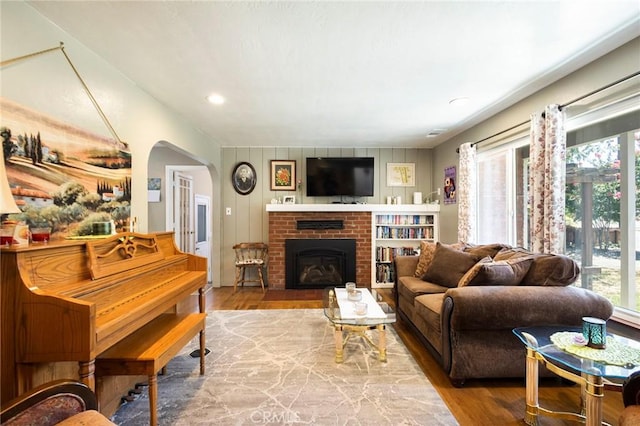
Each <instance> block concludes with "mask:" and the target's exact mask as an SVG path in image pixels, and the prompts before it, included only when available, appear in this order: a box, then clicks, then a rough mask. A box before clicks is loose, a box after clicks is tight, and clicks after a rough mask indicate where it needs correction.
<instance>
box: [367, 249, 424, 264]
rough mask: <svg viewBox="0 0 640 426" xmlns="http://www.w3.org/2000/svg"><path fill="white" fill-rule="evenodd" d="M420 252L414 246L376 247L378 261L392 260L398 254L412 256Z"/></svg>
mask: <svg viewBox="0 0 640 426" xmlns="http://www.w3.org/2000/svg"><path fill="white" fill-rule="evenodd" d="M416 254H418V252H417V251H416V249H415V248H414V247H376V262H391V261H392V260H393V258H394V257H396V256H412V255H416Z"/></svg>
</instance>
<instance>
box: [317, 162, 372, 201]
mask: <svg viewBox="0 0 640 426" xmlns="http://www.w3.org/2000/svg"><path fill="white" fill-rule="evenodd" d="M373 171H374V161H373V158H372V157H321V158H313V157H308V158H307V196H309V197H333V196H337V195H344V196H350V197H372V196H373Z"/></svg>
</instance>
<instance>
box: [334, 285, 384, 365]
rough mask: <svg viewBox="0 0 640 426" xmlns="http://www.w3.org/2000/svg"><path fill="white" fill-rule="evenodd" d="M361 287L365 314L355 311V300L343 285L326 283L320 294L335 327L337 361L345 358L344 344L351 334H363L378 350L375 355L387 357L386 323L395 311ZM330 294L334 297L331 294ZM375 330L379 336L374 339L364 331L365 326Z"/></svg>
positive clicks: (361, 335) (381, 358)
mask: <svg viewBox="0 0 640 426" xmlns="http://www.w3.org/2000/svg"><path fill="white" fill-rule="evenodd" d="M358 290H361V291H362V301H363V302H365V303H367V307H368V309H367V314H366V315H357V314H356V313H355V308H354V302H353V301H350V300H348V298H347V294H346V290H345V288H344V287H342V288H340V287H327V288H325V290H324V295H323V307H324V315H325V316H326V317H327V318H328V319H329V321H331V324H332V325H333V327H334V330H335V331H334V333H335V342H336V358H335V360H336V362H337V363H341V362H343V361H344V347H345V345H346V344H347V343H348V341H349V339H350V338H351V337H353V336H360V337H362V338H363V339H364V340H365V341H366V342H367V343H368V344H370V345H371V347H372V348H374V349H375V350H376V351H377V352H378V359H379V360H380V361H382V362H386V361H387V340H386V326H387V324H392V323H394V322H396V314H395V312H394V311H393V309H391V307H390V306H389V305H388V304H387V303H384V302H378V301H377V300H376V299H375V298H374V296H373V295H372V294H371V292H370V291H369V290H368V289H366V288H358ZM331 295H333V298H332V297H331ZM373 329H376V330H377V331H378V340H377V342H374V341H373V339H372V338H371V337H370V336H369V335H368V334H367V331H368V330H373Z"/></svg>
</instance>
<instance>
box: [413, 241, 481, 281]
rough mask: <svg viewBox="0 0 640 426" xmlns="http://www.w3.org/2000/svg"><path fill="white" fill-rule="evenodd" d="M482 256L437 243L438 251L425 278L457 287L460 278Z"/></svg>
mask: <svg viewBox="0 0 640 426" xmlns="http://www.w3.org/2000/svg"><path fill="white" fill-rule="evenodd" d="M480 259H481V257H479V256H476V255H473V254H471V253H466V252H464V251H460V250H456V249H455V248H451V247H450V246H447V245H444V244H441V243H436V251H435V253H434V255H433V261H432V262H431V265H429V269H427V272H426V273H425V274H424V277H423V279H424V280H425V281H430V282H432V283H435V284H439V285H441V286H444V287H449V288H453V287H457V286H458V282H459V281H460V278H462V276H463V275H464V274H465V273H466V272H467V271H468V270H469V269H471V267H472V266H473V265H475V264H476V263H477V262H478V261H479V260H480Z"/></svg>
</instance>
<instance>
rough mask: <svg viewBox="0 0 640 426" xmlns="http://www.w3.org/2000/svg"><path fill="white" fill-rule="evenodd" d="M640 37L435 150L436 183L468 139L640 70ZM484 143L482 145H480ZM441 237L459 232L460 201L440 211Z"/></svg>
mask: <svg viewBox="0 0 640 426" xmlns="http://www.w3.org/2000/svg"><path fill="white" fill-rule="evenodd" d="M638 52H640V38H636V39H634V40H632V41H630V42H628V43H626V44H624V45H623V46H621V47H619V48H618V49H616V50H614V51H612V52H611V53H609V54H607V55H604V56H603V57H601V58H599V59H597V60H595V61H593V62H591V63H589V64H587V65H585V66H584V67H582V68H580V69H579V70H577V71H575V72H573V73H571V74H569V75H568V76H567V77H565V78H563V79H561V80H559V81H557V82H556V83H554V84H552V85H550V86H548V87H546V88H544V89H542V90H540V91H538V92H536V93H535V94H533V95H531V96H529V97H527V98H525V99H524V100H522V101H521V102H518V103H517V104H515V105H513V106H512V107H510V108H507V109H505V110H503V111H502V112H500V113H498V114H496V115H494V116H493V117H492V118H490V119H488V120H485V121H483V122H482V123H480V124H478V125H476V126H474V127H472V128H471V129H469V130H467V131H465V132H464V133H461V134H459V135H457V136H455V137H453V138H451V139H449V140H447V141H446V142H444V143H442V144H441V145H439V146H438V147H437V148H436V149H435V150H434V170H435V172H436V175H435V176H434V181H435V182H436V183H438V182H441V181H442V176H444V168H445V167H447V166H452V165H455V166H458V154H457V153H456V149H457V148H458V147H459V146H460V145H462V144H463V143H465V142H472V143H473V142H476V141H479V140H481V139H484V138H486V137H489V136H491V135H494V134H496V133H498V132H501V131H503V130H506V129H508V128H510V127H512V126H514V125H516V124H519V123H522V122H524V121H526V120H528V119H529V117H530V115H531V114H533V113H534V112H538V111H542V110H544V107H545V106H546V105H549V104H566V103H568V102H570V101H572V100H574V99H577V98H579V97H582V96H584V95H586V94H588V93H590V92H592V91H594V90H597V89H599V88H601V87H604V86H606V85H608V84H610V83H613V82H614V81H617V80H619V79H621V78H624V77H626V76H628V75H631V74H632V73H635V72H637V71H639V70H640V54H639V53H638ZM480 146H482V145H480ZM440 217H441V220H440V239H441V240H442V241H443V242H447V243H452V242H455V241H456V240H457V235H458V220H457V218H458V204H449V205H443V206H442V207H441V211H440Z"/></svg>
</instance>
